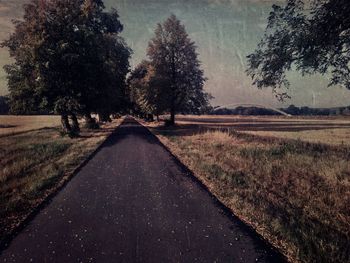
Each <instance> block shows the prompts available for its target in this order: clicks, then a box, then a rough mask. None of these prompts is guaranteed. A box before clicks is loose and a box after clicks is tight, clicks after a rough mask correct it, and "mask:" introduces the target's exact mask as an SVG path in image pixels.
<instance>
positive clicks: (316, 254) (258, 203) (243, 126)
mask: <svg viewBox="0 0 350 263" xmlns="http://www.w3.org/2000/svg"><path fill="white" fill-rule="evenodd" d="M178 120H179V122H178V126H177V127H175V128H167V127H161V126H157V125H156V124H154V125H150V127H151V129H152V130H153V132H154V133H155V134H156V135H158V136H159V138H160V139H161V140H162V141H163V143H165V144H166V145H167V146H168V147H169V148H170V149H171V151H172V152H173V153H174V154H175V155H177V156H178V157H179V159H180V160H182V161H183V162H184V163H185V164H186V165H187V166H188V167H189V168H190V169H192V170H193V171H194V172H195V174H196V175H197V176H198V178H199V179H200V180H201V181H202V182H203V183H204V184H205V185H207V187H208V188H209V189H210V191H211V192H212V193H214V194H215V195H216V196H217V197H218V198H219V199H220V200H221V201H222V202H223V203H225V204H226V205H227V206H228V207H229V208H231V209H232V210H233V211H234V213H235V214H236V215H238V216H239V217H240V218H241V219H242V220H244V221H245V222H247V223H248V224H250V225H251V226H253V227H254V228H255V229H256V230H257V232H259V233H260V234H261V235H262V236H264V237H265V238H266V239H267V240H269V241H270V242H271V243H273V244H274V245H275V246H277V247H278V248H279V249H280V250H281V251H282V252H283V253H284V254H285V255H287V256H288V258H289V259H290V260H291V261H293V262H298V261H302V262H350V247H349V244H350V243H349V242H350V206H349V204H350V162H349V161H350V145H349V142H348V141H349V130H350V124H349V119H347V118H339V119H336V118H326V119H321V118H317V119H309V118H307V119H305V118H299V119H290V118H288V119H287V118H280V117H277V118H267V117H228V116H226V117H225V116H224V117H222V116H221V117H215V116H202V117H194V116H180V117H179V118H178ZM249 133H254V134H253V135H252V134H249ZM261 135H262V136H261ZM321 135H322V136H321ZM294 138H299V139H298V140H294ZM319 141H322V142H324V143H316V142H319Z"/></svg>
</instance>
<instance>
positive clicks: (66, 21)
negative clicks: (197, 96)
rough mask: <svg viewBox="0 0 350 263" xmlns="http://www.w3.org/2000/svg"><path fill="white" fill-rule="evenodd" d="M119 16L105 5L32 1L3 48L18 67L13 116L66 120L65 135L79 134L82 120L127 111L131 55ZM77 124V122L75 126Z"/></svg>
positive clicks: (10, 70)
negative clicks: (55, 115)
mask: <svg viewBox="0 0 350 263" xmlns="http://www.w3.org/2000/svg"><path fill="white" fill-rule="evenodd" d="M122 30H123V26H122V24H121V23H120V21H119V16H118V13H117V11H116V10H112V11H110V12H105V11H104V5H103V2H102V1H101V0H74V1H71V0H51V1H46V0H31V2H30V3H29V4H26V5H24V17H23V20H20V21H15V32H14V33H13V34H12V35H11V36H10V37H9V39H8V40H6V41H4V42H3V43H2V46H3V47H7V48H8V49H9V51H10V56H11V57H12V58H14V63H13V64H11V65H7V66H5V70H6V72H7V74H8V87H9V91H10V104H11V111H12V112H13V113H17V114H25V113H32V112H38V111H40V110H45V111H49V112H55V113H58V114H60V115H61V119H62V127H63V129H64V131H65V132H72V131H73V130H75V131H79V124H78V120H77V116H84V117H85V118H86V120H87V123H90V124H92V122H93V118H92V117H91V113H93V112H94V113H98V114H99V115H100V118H101V119H102V120H104V121H106V120H108V118H109V116H110V113H113V112H117V111H119V110H121V109H122V108H123V107H125V105H126V100H125V90H126V89H125V78H126V75H127V73H128V71H129V57H130V54H131V50H130V49H129V48H128V47H127V45H126V44H125V42H124V40H123V39H122V38H121V37H120V36H119V34H120V33H121V31H122ZM69 118H71V122H69Z"/></svg>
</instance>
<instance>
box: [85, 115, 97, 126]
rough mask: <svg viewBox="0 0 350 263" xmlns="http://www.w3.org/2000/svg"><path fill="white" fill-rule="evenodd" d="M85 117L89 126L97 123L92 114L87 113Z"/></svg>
mask: <svg viewBox="0 0 350 263" xmlns="http://www.w3.org/2000/svg"><path fill="white" fill-rule="evenodd" d="M84 117H85V122H86V123H87V124H92V123H95V120H94V119H93V118H92V117H91V114H90V113H85V115H84Z"/></svg>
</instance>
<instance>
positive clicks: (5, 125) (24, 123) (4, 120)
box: [0, 115, 60, 137]
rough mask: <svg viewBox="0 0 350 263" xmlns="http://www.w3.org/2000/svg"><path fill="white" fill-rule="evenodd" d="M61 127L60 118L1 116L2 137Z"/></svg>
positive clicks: (0, 131) (0, 132)
mask: <svg viewBox="0 0 350 263" xmlns="http://www.w3.org/2000/svg"><path fill="white" fill-rule="evenodd" d="M59 125H60V117H59V116H11V115H0V137H1V136H4V135H11V134H17V133H21V132H25V131H30V130H37V129H42V128H46V127H47V128H51V127H56V126H59Z"/></svg>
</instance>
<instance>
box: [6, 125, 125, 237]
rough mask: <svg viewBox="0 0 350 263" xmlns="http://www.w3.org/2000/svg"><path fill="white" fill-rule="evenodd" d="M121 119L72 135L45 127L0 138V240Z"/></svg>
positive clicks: (101, 140) (103, 138)
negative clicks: (76, 135)
mask: <svg viewBox="0 0 350 263" xmlns="http://www.w3.org/2000/svg"><path fill="white" fill-rule="evenodd" d="M118 123H120V121H119V120H118V121H114V122H113V123H111V124H107V125H104V126H102V128H101V129H98V130H87V129H83V130H82V133H81V136H80V137H78V138H75V139H70V138H68V137H62V136H61V135H60V133H59V129H58V128H46V129H40V130H35V131H29V132H25V133H21V134H17V135H12V136H6V137H2V138H0V242H2V241H4V239H5V237H6V236H8V235H9V234H10V233H11V232H12V230H13V229H14V228H15V227H16V226H17V225H18V224H19V223H20V222H22V221H23V220H24V219H25V218H26V217H27V216H28V215H29V214H30V212H31V211H32V210H33V209H35V208H36V207H37V206H38V205H39V204H40V203H41V202H42V201H43V200H44V199H45V198H46V197H47V196H48V195H50V194H51V193H53V192H54V191H55V189H57V188H59V187H60V186H61V185H62V184H63V183H64V182H65V181H66V180H68V178H69V177H70V176H71V175H72V173H73V171H74V170H75V169H76V168H77V167H78V166H79V165H80V164H81V163H82V161H83V160H85V159H86V158H87V157H88V156H89V155H90V154H91V153H92V152H93V151H94V150H95V149H96V148H97V147H98V145H100V143H101V142H103V141H104V140H105V138H106V137H107V135H109V134H110V133H111V132H112V130H113V129H114V128H113V127H115V126H116V125H117V124H118Z"/></svg>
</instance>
